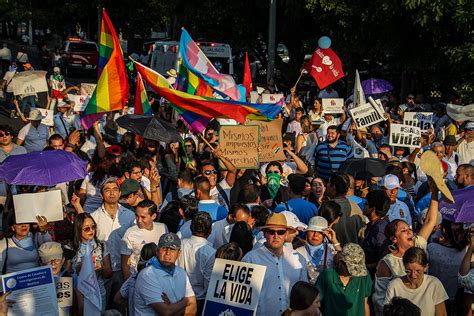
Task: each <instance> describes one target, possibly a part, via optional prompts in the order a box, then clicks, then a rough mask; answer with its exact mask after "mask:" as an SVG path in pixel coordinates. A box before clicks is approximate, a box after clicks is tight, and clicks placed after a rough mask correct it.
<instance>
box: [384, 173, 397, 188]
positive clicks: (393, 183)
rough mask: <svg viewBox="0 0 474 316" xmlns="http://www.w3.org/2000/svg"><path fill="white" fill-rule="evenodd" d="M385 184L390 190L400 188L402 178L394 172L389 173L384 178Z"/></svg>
mask: <svg viewBox="0 0 474 316" xmlns="http://www.w3.org/2000/svg"><path fill="white" fill-rule="evenodd" d="M383 186H384V187H385V188H387V189H389V190H392V189H395V188H400V180H399V179H398V177H397V176H396V175H394V174H387V175H386V176H385V177H384V178H383Z"/></svg>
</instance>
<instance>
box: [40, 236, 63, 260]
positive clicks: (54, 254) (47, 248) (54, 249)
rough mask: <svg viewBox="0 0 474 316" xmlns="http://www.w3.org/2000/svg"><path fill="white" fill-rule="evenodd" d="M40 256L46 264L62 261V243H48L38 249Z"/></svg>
mask: <svg viewBox="0 0 474 316" xmlns="http://www.w3.org/2000/svg"><path fill="white" fill-rule="evenodd" d="M38 255H39V256H40V258H41V261H42V262H44V263H47V262H50V261H51V260H57V259H62V258H63V248H62V247H61V244H60V243H57V242H54V241H48V242H45V243H44V244H42V245H41V246H40V247H39V248H38Z"/></svg>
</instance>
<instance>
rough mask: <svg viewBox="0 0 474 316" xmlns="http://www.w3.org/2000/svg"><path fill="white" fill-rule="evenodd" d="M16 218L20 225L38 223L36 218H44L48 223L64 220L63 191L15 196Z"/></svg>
mask: <svg viewBox="0 0 474 316" xmlns="http://www.w3.org/2000/svg"><path fill="white" fill-rule="evenodd" d="M13 205H14V206H15V218H16V222H17V223H18V224H21V223H36V222H37V221H38V220H37V219H36V216H39V215H40V216H44V217H46V219H47V220H48V222H55V221H61V220H63V205H62V200H61V191H60V190H53V191H48V192H38V193H24V194H16V195H13Z"/></svg>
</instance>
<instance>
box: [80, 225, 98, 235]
mask: <svg viewBox="0 0 474 316" xmlns="http://www.w3.org/2000/svg"><path fill="white" fill-rule="evenodd" d="M96 227H97V225H95V224H94V225H92V226H86V227H82V231H83V232H85V233H88V232H91V231H93V230H95V229H96Z"/></svg>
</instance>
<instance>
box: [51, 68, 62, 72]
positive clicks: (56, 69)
mask: <svg viewBox="0 0 474 316" xmlns="http://www.w3.org/2000/svg"><path fill="white" fill-rule="evenodd" d="M53 72H61V69H60V68H59V67H54V68H53Z"/></svg>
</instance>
